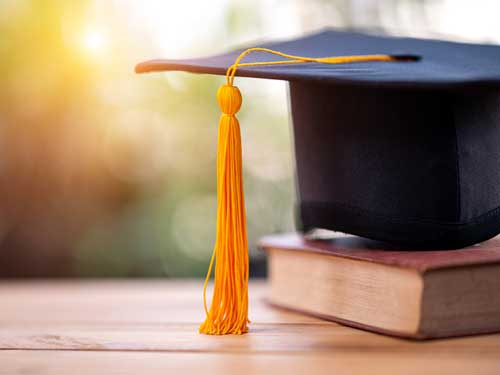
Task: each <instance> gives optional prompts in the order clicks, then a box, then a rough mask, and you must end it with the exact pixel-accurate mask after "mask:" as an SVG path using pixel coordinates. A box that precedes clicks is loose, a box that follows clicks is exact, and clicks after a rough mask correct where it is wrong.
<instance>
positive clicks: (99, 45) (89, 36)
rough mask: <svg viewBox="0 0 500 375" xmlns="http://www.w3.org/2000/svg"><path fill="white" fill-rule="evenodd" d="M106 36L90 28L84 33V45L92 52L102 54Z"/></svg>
mask: <svg viewBox="0 0 500 375" xmlns="http://www.w3.org/2000/svg"><path fill="white" fill-rule="evenodd" d="M106 44H107V39H106V36H105V35H104V34H103V33H102V32H101V31H98V30H89V31H87V32H86V33H85V34H84V37H83V46H84V47H85V49H86V50H87V51H88V52H90V53H92V54H100V53H102V52H103V51H104V48H105V47H106Z"/></svg>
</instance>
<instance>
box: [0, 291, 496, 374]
mask: <svg viewBox="0 0 500 375" xmlns="http://www.w3.org/2000/svg"><path fill="white" fill-rule="evenodd" d="M265 297H266V284H265V282H264V281H256V282H255V281H254V282H252V283H251V285H250V298H251V302H250V318H251V319H252V324H251V325H250V328H251V331H250V333H249V334H247V335H243V336H223V337H213V336H204V335H199V334H198V333H197V328H198V324H199V322H200V321H201V320H202V318H203V310H202V306H201V281H26V282H11V281H3V282H0V374H100V373H103V374H115V373H116V374H137V373H138V372H141V373H143V374H160V373H161V374H167V373H181V372H182V373H198V372H203V373H204V374H212V373H217V374H226V373H228V374H231V373H239V374H247V373H258V374H263V373H273V374H276V373H304V374H305V373H336V374H344V373H345V374H354V373H360V372H363V371H364V372H367V373H371V374H382V373H390V374H397V373H401V374H421V373H436V374H459V373H462V372H463V373H470V372H472V371H478V372H479V373H481V374H490V373H491V374H498V373H500V334H496V335H482V336H473V337H465V338H459V339H447V340H433V341H424V342H415V341H409V340H403V339H396V338H391V337H385V336H382V335H377V334H373V333H369V332H365V331H361V330H358V329H354V328H348V327H344V326H341V325H338V324H336V323H331V322H326V321H322V320H319V319H316V318H311V317H308V316H304V315H300V314H296V313H292V312H288V311H283V310H278V309H274V308H272V307H270V306H268V305H267V304H266V302H265Z"/></svg>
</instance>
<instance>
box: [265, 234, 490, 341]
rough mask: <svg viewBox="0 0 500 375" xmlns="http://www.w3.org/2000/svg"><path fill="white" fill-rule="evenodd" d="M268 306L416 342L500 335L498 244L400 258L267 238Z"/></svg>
mask: <svg viewBox="0 0 500 375" xmlns="http://www.w3.org/2000/svg"><path fill="white" fill-rule="evenodd" d="M259 246H260V247H261V248H263V249H264V250H265V251H266V252H267V254H268V260H269V263H268V270H269V276H268V277H269V283H270V295H269V299H270V302H271V304H273V305H276V306H279V307H283V308H287V309H292V310H296V311H299V312H303V313H306V314H311V315H314V316H318V317H321V318H324V319H328V320H333V321H336V322H339V323H342V324H345V325H349V326H354V327H358V328H362V329H366V330H370V331H375V332H379V333H383V334H388V335H393V336H401V337H408V338H415V339H427V338H438V337H451V336H462V335H471V334H479V333H489V332H497V331H500V238H499V237H496V238H493V239H491V240H489V241H486V242H484V243H481V244H478V245H474V246H471V247H468V248H464V249H459V250H441V251H440V250H435V251H434V250H431V251H429V250H426V251H413V250H412V251H409V250H400V249H398V248H397V247H395V246H392V245H388V244H385V243H380V242H377V241H372V240H368V239H364V238H360V237H356V236H349V235H337V236H335V237H334V238H332V239H329V240H317V239H309V238H306V237H304V236H301V235H298V234H284V235H275V236H268V237H264V238H263V239H261V241H260V243H259Z"/></svg>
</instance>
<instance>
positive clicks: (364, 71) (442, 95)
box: [136, 31, 500, 277]
mask: <svg viewBox="0 0 500 375" xmlns="http://www.w3.org/2000/svg"><path fill="white" fill-rule="evenodd" d="M262 47H266V48H270V49H272V50H277V51H280V52H283V53H286V54H290V55H295V56H297V55H298V56H307V57H312V58H321V57H325V56H330V57H332V56H351V55H362V56H363V55H369V56H372V55H375V56H381V57H382V58H380V59H377V58H375V59H373V60H374V61H372V60H370V59H367V61H363V59H361V60H356V59H353V60H352V61H351V60H349V59H347V60H346V61H340V62H342V64H335V65H331V64H330V63H329V62H328V61H327V60H328V58H327V59H325V60H324V61H319V60H317V62H318V61H319V62H325V63H324V64H322V63H306V62H304V63H301V62H302V61H295V62H296V63H294V64H290V65H288V64H284V65H281V64H277V65H273V64H272V62H273V61H282V60H283V59H282V57H280V56H271V57H270V56H269V55H268V54H264V53H259V52H258V51H257V52H255V53H253V54H250V55H248V56H246V57H245V61H244V62H245V63H248V62H250V63H257V64H256V65H257V66H245V65H243V66H242V65H238V67H237V69H234V71H233V72H230V73H231V74H236V75H237V76H245V77H256V78H270V79H282V80H288V81H289V82H290V100H291V111H292V119H293V128H294V140H295V159H296V168H297V183H298V195H299V197H298V198H299V199H298V200H299V212H300V214H299V215H300V220H301V222H302V226H303V228H304V229H305V230H307V229H311V228H325V229H331V230H336V231H342V232H347V233H351V234H356V235H359V236H363V237H368V238H372V239H376V240H382V241H388V242H393V243H398V244H402V245H405V246H407V247H409V248H421V249H425V248H429V249H430V248H434V249H436V248H460V247H464V246H467V245H470V244H474V243H477V242H481V241H484V240H486V239H488V238H490V237H493V236H495V235H496V234H498V233H499V232H500V47H499V46H493V45H476V44H463V43H452V42H444V41H436V40H419V39H412V38H393V37H380V36H371V35H365V34H360V33H346V32H339V31H324V32H321V33H318V34H315V35H310V36H307V37H304V38H301V39H296V40H291V41H285V42H279V43H270V44H266V45H263V46H262ZM241 52H242V51H236V52H232V53H227V54H223V55H218V56H211V57H206V58H200V59H192V60H152V61H147V62H144V63H141V64H139V65H138V66H137V67H136V71H137V72H139V73H143V72H151V71H165V70H182V71H190V72H195V73H209V74H226V72H227V70H228V68H229V67H230V66H232V65H233V64H234V63H235V60H236V58H237V57H238V55H239V54H240V53H241ZM384 56H385V57H387V56H388V57H392V58H389V59H384V58H383V57H384ZM292 57H293V56H292ZM289 58H290V57H289ZM259 62H261V63H263V62H265V64H263V65H259ZM231 84H232V81H231ZM230 95H232V94H230ZM234 95H236V94H234ZM237 95H239V93H238V94H237ZM233 99H234V98H233ZM234 100H236V99H234ZM234 100H233V104H234ZM239 100H240V99H239ZM240 101H241V100H240ZM240 101H238V100H236V102H238V103H237V105H236V106H237V107H238V108H239V104H240ZM238 108H235V111H234V113H235V112H236V111H237V109H238ZM224 112H225V111H224ZM231 112H232V113H231V114H234V113H233V111H232V110H231ZM225 113H226V112H225ZM245 241H246V238H245ZM216 277H217V276H216Z"/></svg>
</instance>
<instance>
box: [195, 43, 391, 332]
mask: <svg viewBox="0 0 500 375" xmlns="http://www.w3.org/2000/svg"><path fill="white" fill-rule="evenodd" d="M255 51H258V52H265V53H270V54H273V55H277V56H281V57H283V58H285V59H288V60H280V61H268V62H256V63H240V61H241V59H243V57H245V56H246V55H247V54H249V53H250V52H255ZM396 60H398V58H397V57H393V56H389V55H364V56H363V55H362V56H336V57H319V58H314V57H302V56H294V55H288V54H285V53H281V52H277V51H273V50H270V49H266V48H249V49H247V50H245V51H243V52H242V53H241V54H240V55H239V56H238V58H237V59H236V61H235V63H234V64H233V65H232V66H230V67H229V69H228V70H227V72H226V79H227V84H226V85H224V86H222V87H220V88H219V91H218V92H217V100H218V102H219V106H220V107H221V110H222V116H221V118H220V121H219V140H218V146H217V235H216V240H215V246H214V251H213V254H212V259H211V261H210V266H209V267H208V273H207V277H206V279H205V284H204V285H203V305H204V308H205V313H206V319H205V321H204V322H203V323H202V324H201V325H200V328H199V331H200V333H205V334H208V335H225V334H238V335H240V334H242V333H246V332H248V323H249V320H248V240H247V229H246V214H245V199H244V195H243V177H242V155H241V135H240V124H239V122H238V119H237V118H236V116H235V114H236V113H237V112H238V111H239V109H240V107H241V101H242V99H241V93H240V90H238V88H237V87H235V86H233V81H234V76H235V74H236V69H238V68H239V67H250V66H260V65H278V64H302V63H321V64H343V63H349V62H363V61H396ZM214 263H215V278H214V291H213V296H212V303H211V305H210V309H208V308H207V298H206V294H207V285H208V282H209V280H210V275H211V274H212V269H213V267H214Z"/></svg>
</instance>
